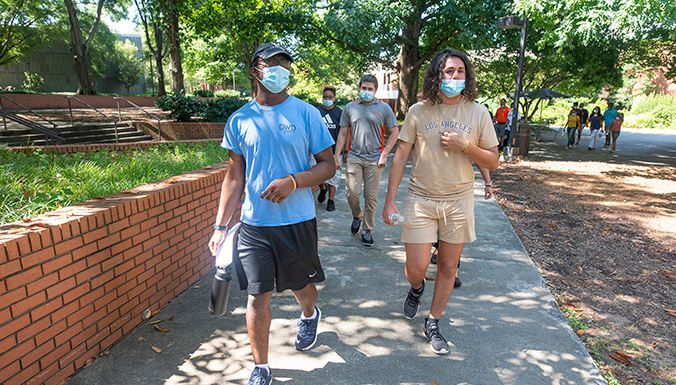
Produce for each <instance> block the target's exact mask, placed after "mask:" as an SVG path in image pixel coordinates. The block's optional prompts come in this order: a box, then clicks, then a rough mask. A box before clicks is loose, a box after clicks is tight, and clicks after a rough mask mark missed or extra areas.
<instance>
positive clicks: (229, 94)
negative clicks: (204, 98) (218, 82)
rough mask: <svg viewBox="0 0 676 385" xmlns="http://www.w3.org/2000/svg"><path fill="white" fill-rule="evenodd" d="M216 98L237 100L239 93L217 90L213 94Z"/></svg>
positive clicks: (236, 91)
mask: <svg viewBox="0 0 676 385" xmlns="http://www.w3.org/2000/svg"><path fill="white" fill-rule="evenodd" d="M214 95H215V96H216V97H217V98H239V97H240V96H241V95H240V92H239V91H238V90H218V91H216V92H214Z"/></svg>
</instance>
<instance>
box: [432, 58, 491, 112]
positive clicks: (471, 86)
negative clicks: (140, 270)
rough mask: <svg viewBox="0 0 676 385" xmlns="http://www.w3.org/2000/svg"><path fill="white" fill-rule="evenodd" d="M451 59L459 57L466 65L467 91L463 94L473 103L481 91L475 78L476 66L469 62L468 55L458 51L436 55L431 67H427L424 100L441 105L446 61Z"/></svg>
mask: <svg viewBox="0 0 676 385" xmlns="http://www.w3.org/2000/svg"><path fill="white" fill-rule="evenodd" d="M449 57H458V58H460V60H462V62H463V63H464V65H465V89H464V90H462V92H461V94H462V96H464V97H465V98H466V99H467V100H469V101H470V102H473V101H474V100H475V99H476V97H477V95H478V94H479V90H478V89H477V86H476V80H475V78H474V66H473V65H472V62H471V61H470V60H469V58H468V57H467V55H466V54H465V53H464V52H462V51H460V50H457V49H444V50H441V51H439V52H437V54H436V55H434V57H433V58H432V60H431V61H430V65H429V66H428V67H427V72H425V80H424V81H423V92H422V98H423V100H427V101H430V102H432V103H441V97H439V92H441V79H442V78H443V76H444V75H443V70H444V67H445V66H446V60H447V59H448V58H449Z"/></svg>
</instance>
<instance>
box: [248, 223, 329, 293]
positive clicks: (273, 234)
mask: <svg viewBox="0 0 676 385" xmlns="http://www.w3.org/2000/svg"><path fill="white" fill-rule="evenodd" d="M237 250H238V253H239V259H240V261H241V264H242V268H243V269H242V270H243V271H242V273H243V275H244V277H242V276H239V281H240V288H241V289H242V290H244V289H246V290H247V292H248V293H249V294H262V293H267V292H270V291H272V290H273V289H274V288H275V281H277V292H282V291H284V290H286V289H291V290H301V289H303V288H304V287H305V286H307V284H308V283H311V282H312V283H317V282H322V281H323V280H324V270H322V265H321V264H320V262H319V254H317V219H316V218H313V219H311V220H309V221H305V222H300V223H295V224H292V225H285V226H269V227H268V226H252V225H247V224H246V223H242V225H241V226H240V228H239V238H238V240H237Z"/></svg>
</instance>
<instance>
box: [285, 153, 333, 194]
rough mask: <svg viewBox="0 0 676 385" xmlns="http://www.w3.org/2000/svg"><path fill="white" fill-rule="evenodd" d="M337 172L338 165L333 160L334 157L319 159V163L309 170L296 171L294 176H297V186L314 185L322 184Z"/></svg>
mask: <svg viewBox="0 0 676 385" xmlns="http://www.w3.org/2000/svg"><path fill="white" fill-rule="evenodd" d="M335 173H336V166H335V164H334V162H333V158H330V159H329V160H322V161H320V160H319V159H317V164H316V165H314V166H312V167H310V168H309V169H308V170H305V171H301V172H297V173H294V174H293V176H294V177H295V178H296V183H297V185H298V186H297V187H296V188H304V187H313V186H317V185H320V184H322V183H324V182H326V181H327V180H328V179H331V178H332V177H333V175H334V174H335Z"/></svg>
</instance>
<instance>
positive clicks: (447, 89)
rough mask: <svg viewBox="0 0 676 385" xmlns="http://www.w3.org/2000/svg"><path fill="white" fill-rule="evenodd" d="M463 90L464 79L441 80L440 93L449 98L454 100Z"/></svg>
mask: <svg viewBox="0 0 676 385" xmlns="http://www.w3.org/2000/svg"><path fill="white" fill-rule="evenodd" d="M464 89H465V79H441V92H443V93H444V95H446V96H447V97H449V98H454V97H456V96H458V95H460V93H461V92H462V90H464Z"/></svg>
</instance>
